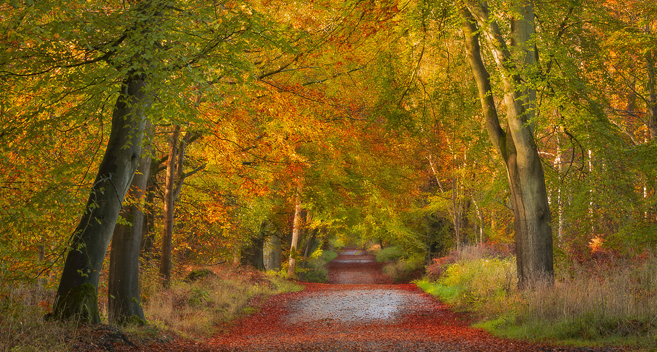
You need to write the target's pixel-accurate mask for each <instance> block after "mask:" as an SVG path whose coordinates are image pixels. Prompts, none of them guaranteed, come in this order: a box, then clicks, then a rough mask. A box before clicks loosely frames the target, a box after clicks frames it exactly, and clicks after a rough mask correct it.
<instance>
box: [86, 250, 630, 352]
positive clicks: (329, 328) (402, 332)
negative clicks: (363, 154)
mask: <svg viewBox="0 0 657 352" xmlns="http://www.w3.org/2000/svg"><path fill="white" fill-rule="evenodd" d="M381 269H382V264H379V263H376V261H375V259H374V256H372V255H367V254H366V253H365V252H363V251H361V250H359V249H357V248H345V249H343V250H342V251H341V252H340V254H339V256H338V257H337V258H336V259H335V260H333V261H332V262H331V263H330V264H329V283H327V284H314V283H307V284H305V286H306V289H305V290H303V291H301V292H295V293H286V294H281V295H278V296H274V297H271V298H270V299H268V300H267V301H266V302H260V303H259V304H257V312H255V313H253V314H249V315H246V316H244V317H242V318H240V319H238V320H237V321H234V322H231V323H228V324H226V325H224V326H219V327H217V334H216V335H215V336H213V337H211V338H209V339H205V340H190V339H183V338H177V337H175V338H170V337H169V338H165V339H161V340H159V341H158V340H150V341H148V342H146V341H141V342H140V341H135V340H134V339H133V341H129V340H128V338H126V337H125V335H123V336H121V334H119V333H116V332H114V333H112V332H111V331H108V332H104V333H103V334H101V335H102V336H105V337H104V338H105V340H106V342H105V343H102V344H101V343H100V342H99V343H98V344H97V347H99V349H100V350H110V351H203V352H205V351H445V352H448V351H464V352H469V351H620V349H616V348H581V347H579V348H575V347H558V346H550V345H542V344H534V343H529V342H524V341H516V340H506V339H501V338H497V337H494V336H492V335H490V334H489V333H487V332H485V331H483V330H480V329H474V328H471V327H470V323H471V322H472V321H471V319H470V318H469V317H468V316H467V315H465V314H461V313H454V312H452V311H451V310H450V309H449V307H448V306H446V305H444V304H443V303H441V302H439V301H436V300H435V299H433V298H432V297H431V296H429V295H427V294H425V293H423V292H422V291H421V290H420V289H418V288H417V287H416V286H415V285H414V284H408V283H406V284H392V282H391V280H390V279H389V278H388V277H387V276H385V275H384V274H383V273H382V270H381ZM129 337H130V336H129ZM112 339H113V340H112ZM78 347H79V349H78V350H85V351H90V350H99V349H95V348H92V349H87V348H85V347H91V346H90V345H89V344H83V345H79V346H78Z"/></svg>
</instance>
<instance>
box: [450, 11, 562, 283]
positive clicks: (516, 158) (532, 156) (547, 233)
mask: <svg viewBox="0 0 657 352" xmlns="http://www.w3.org/2000/svg"><path fill="white" fill-rule="evenodd" d="M518 12H519V13H520V14H521V18H520V19H515V20H513V24H512V26H511V35H512V37H513V41H512V42H513V43H514V45H515V46H516V47H517V48H518V49H520V50H522V51H523V52H524V55H523V58H522V61H521V62H515V61H514V60H513V59H512V57H511V54H510V52H509V50H508V49H507V47H506V41H505V40H504V39H503V37H502V35H501V31H500V30H499V28H498V26H497V23H496V22H495V21H494V20H491V19H490V18H489V15H488V9H487V7H486V3H485V2H484V3H480V2H474V1H473V2H467V3H466V5H465V6H462V7H461V8H460V13H461V16H462V18H463V31H464V33H465V36H466V38H465V42H466V49H467V56H468V61H469V62H470V65H471V67H472V71H473V75H474V78H475V81H476V82H477V88H478V92H479V98H480V102H481V106H482V109H483V112H484V117H485V119H486V129H487V131H488V134H489V137H490V139H491V141H492V143H493V145H494V146H495V147H496V148H497V150H498V152H499V153H500V155H501V156H502V158H503V159H504V163H505V166H506V170H507V176H508V181H509V188H510V190H511V201H512V204H513V212H514V229H515V243H516V261H517V268H518V286H519V287H521V288H523V287H526V286H528V285H531V284H532V283H533V282H535V281H536V280H542V279H548V280H549V281H552V280H553V277H554V269H553V258H552V228H551V215H550V207H549V204H548V199H547V189H546V186H545V176H544V174H543V167H542V165H541V161H540V158H539V155H538V149H537V145H536V141H535V140H534V135H533V117H534V113H533V108H534V103H535V96H536V94H535V91H533V90H532V89H529V88H522V87H521V84H520V82H521V81H522V77H520V76H519V74H518V73H517V72H514V68H517V67H523V68H526V67H527V66H532V65H534V64H535V62H534V60H535V53H534V49H533V46H531V47H529V46H528V45H527V44H528V42H529V40H530V38H531V36H532V35H533V34H534V14H533V7H532V5H531V2H530V1H526V2H525V3H524V5H523V6H520V7H519V8H518ZM473 14H474V15H473ZM475 17H476V19H475ZM477 22H479V23H480V24H481V25H482V26H486V28H485V29H484V31H483V33H484V35H486V36H487V39H488V40H489V41H490V43H491V47H492V48H493V49H492V50H494V57H495V58H496V62H497V68H498V70H499V71H500V72H501V76H502V84H503V88H504V101H505V105H506V117H507V123H508V133H507V132H505V131H504V130H503V129H502V127H501V126H500V123H499V119H498V115H497V110H496V107H495V102H494V99H493V93H492V89H491V83H490V76H489V74H488V71H487V70H486V67H485V66H484V63H483V60H482V56H481V51H480V46H479V28H478V27H477V24H476V23H477Z"/></svg>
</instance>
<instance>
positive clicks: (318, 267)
mask: <svg viewBox="0 0 657 352" xmlns="http://www.w3.org/2000/svg"><path fill="white" fill-rule="evenodd" d="M337 256H338V253H336V252H334V251H329V250H321V249H317V250H316V251H315V252H314V253H313V254H312V256H311V257H310V259H309V260H308V262H306V268H305V269H300V270H299V278H300V279H301V280H302V281H307V282H326V281H328V269H326V264H328V262H330V261H331V260H333V259H335V258H336V257H337Z"/></svg>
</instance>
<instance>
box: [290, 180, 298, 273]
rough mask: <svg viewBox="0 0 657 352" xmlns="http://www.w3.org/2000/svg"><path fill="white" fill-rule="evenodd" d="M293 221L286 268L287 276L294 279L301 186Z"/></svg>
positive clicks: (296, 199) (296, 198)
mask: <svg viewBox="0 0 657 352" xmlns="http://www.w3.org/2000/svg"><path fill="white" fill-rule="evenodd" d="M294 203H295V204H294V220H293V221H292V241H291V243H292V244H291V245H290V259H289V261H288V263H289V266H288V268H287V275H288V276H289V277H295V274H294V269H295V268H296V259H295V258H294V254H295V252H296V251H297V244H298V242H299V228H300V226H301V186H299V187H298V189H297V194H296V197H295V202H294Z"/></svg>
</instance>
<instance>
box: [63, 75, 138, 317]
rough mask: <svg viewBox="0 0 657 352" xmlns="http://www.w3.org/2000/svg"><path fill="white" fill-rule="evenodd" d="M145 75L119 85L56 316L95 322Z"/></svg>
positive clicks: (133, 159)
mask: <svg viewBox="0 0 657 352" xmlns="http://www.w3.org/2000/svg"><path fill="white" fill-rule="evenodd" d="M145 85H146V82H145V77H144V76H143V75H131V76H129V77H128V78H126V79H125V80H124V81H123V83H122V85H121V94H120V95H119V97H118V99H117V101H116V105H115V107H114V111H113V114H112V128H111V132H110V137H109V142H108V144H107V149H106V151H105V155H104V156H103V160H102V162H101V164H100V167H99V170H98V174H97V176H96V180H95V182H94V184H93V186H92V188H91V192H90V195H89V200H88V201H87V205H86V208H85V212H84V214H83V215H82V218H81V219H80V223H79V225H78V227H77V228H76V230H75V232H74V233H73V236H72V239H71V246H70V249H69V251H68V254H67V256H66V262H65V263H64V271H63V272H62V277H61V281H60V283H59V288H58V290H57V297H56V299H55V309H54V312H53V314H54V315H55V317H58V318H63V319H66V318H69V317H72V316H78V315H79V317H80V319H81V320H82V321H90V322H95V323H99V322H100V316H99V314H98V303H97V302H98V295H97V290H98V280H99V275H100V270H101V268H102V265H103V261H104V259H105V254H106V253H107V248H108V246H109V243H110V239H111V238H112V232H113V231H114V226H115V225H116V221H117V219H118V217H119V211H120V210H121V204H122V203H123V198H124V197H125V194H126V192H127V191H128V188H129V187H130V184H131V182H132V178H133V175H134V174H135V170H136V169H137V165H138V163H139V158H140V154H141V144H142V143H141V142H142V137H143V132H144V126H145V124H146V119H145V118H144V113H143V109H144V107H145V106H146V104H147V103H148V102H147V99H148V97H147V94H146V93H145Z"/></svg>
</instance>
